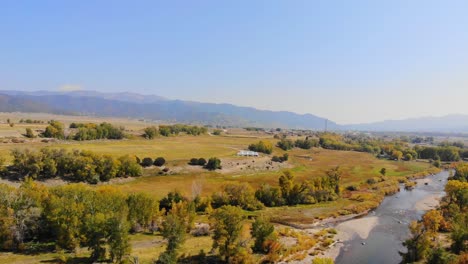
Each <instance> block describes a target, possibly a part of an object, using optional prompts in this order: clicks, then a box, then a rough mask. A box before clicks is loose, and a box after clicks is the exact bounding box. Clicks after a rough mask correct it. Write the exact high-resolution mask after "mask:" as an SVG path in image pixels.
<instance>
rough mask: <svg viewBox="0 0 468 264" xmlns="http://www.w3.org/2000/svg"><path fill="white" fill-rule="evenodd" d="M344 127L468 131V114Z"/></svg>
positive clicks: (373, 129) (371, 129) (355, 128)
mask: <svg viewBox="0 0 468 264" xmlns="http://www.w3.org/2000/svg"><path fill="white" fill-rule="evenodd" d="M344 127H346V129H349V130H361V131H400V132H448V133H452V132H453V133H457V132H467V133H468V115H460V114H452V115H445V116H439V117H432V116H430V117H420V118H408V119H401V120H385V121H381V122H373V123H367V124H355V125H346V126H344Z"/></svg>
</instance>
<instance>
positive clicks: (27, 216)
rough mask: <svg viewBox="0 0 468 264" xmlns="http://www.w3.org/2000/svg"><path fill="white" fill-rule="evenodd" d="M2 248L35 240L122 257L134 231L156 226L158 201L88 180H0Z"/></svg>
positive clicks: (20, 246) (94, 256)
mask: <svg viewBox="0 0 468 264" xmlns="http://www.w3.org/2000/svg"><path fill="white" fill-rule="evenodd" d="M0 212H1V213H0V223H1V224H0V248H1V249H2V250H24V249H27V247H28V245H29V244H30V243H33V242H45V241H54V242H55V244H56V247H57V248H59V249H63V250H68V251H75V250H77V249H78V248H80V247H87V248H89V249H90V252H91V256H90V259H91V260H93V261H105V260H108V259H110V260H112V261H113V262H117V263H121V261H122V259H123V258H124V257H125V256H127V255H128V254H129V253H130V251H131V246H130V243H129V238H128V234H129V231H131V230H135V229H136V228H138V229H139V230H147V231H152V230H153V228H154V225H155V223H156V219H157V217H158V215H159V210H158V207H157V201H156V200H154V199H153V198H152V197H150V196H148V195H144V194H130V195H126V194H123V193H121V192H120V191H119V190H118V189H116V188H113V187H108V186H107V187H100V188H98V189H92V188H90V187H87V186H86V185H83V184H71V185H66V186H61V187H54V188H50V189H49V188H46V187H44V186H42V185H38V184H36V183H34V182H32V181H26V182H25V183H23V184H22V185H21V187H20V188H12V187H9V186H7V185H4V184H1V185H0Z"/></svg>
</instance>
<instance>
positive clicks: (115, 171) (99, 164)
mask: <svg viewBox="0 0 468 264" xmlns="http://www.w3.org/2000/svg"><path fill="white" fill-rule="evenodd" d="M11 155H12V157H13V162H12V165H11V166H9V167H7V173H9V174H13V175H16V176H17V177H18V178H27V177H30V178H32V179H41V180H42V179H48V178H55V177H60V178H62V179H65V180H69V181H82V182H88V183H93V184H95V183H98V182H100V181H109V180H110V179H112V178H115V177H128V176H130V177H135V176H140V175H141V174H142V169H141V166H140V164H139V163H138V160H137V158H136V157H132V156H130V155H123V156H121V157H119V158H114V157H112V156H110V155H101V154H96V153H93V152H91V151H80V150H72V151H69V150H66V149H50V148H42V149H40V150H38V151H32V150H29V149H23V150H21V149H14V150H12V152H11Z"/></svg>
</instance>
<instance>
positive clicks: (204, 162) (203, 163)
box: [197, 158, 206, 166]
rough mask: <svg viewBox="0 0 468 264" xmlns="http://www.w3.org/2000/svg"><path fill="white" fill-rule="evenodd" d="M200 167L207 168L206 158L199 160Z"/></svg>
mask: <svg viewBox="0 0 468 264" xmlns="http://www.w3.org/2000/svg"><path fill="white" fill-rule="evenodd" d="M197 163H198V165H200V166H205V164H206V159H204V158H199V159H198V161H197Z"/></svg>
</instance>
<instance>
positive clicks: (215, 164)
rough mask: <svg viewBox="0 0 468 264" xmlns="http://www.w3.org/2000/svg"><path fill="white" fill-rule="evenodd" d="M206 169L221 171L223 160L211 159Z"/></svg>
mask: <svg viewBox="0 0 468 264" xmlns="http://www.w3.org/2000/svg"><path fill="white" fill-rule="evenodd" d="M205 168H207V169H208V170H217V169H221V168H222V167H221V160H220V159H218V158H216V157H213V158H210V159H209V160H208V163H206V165H205Z"/></svg>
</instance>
